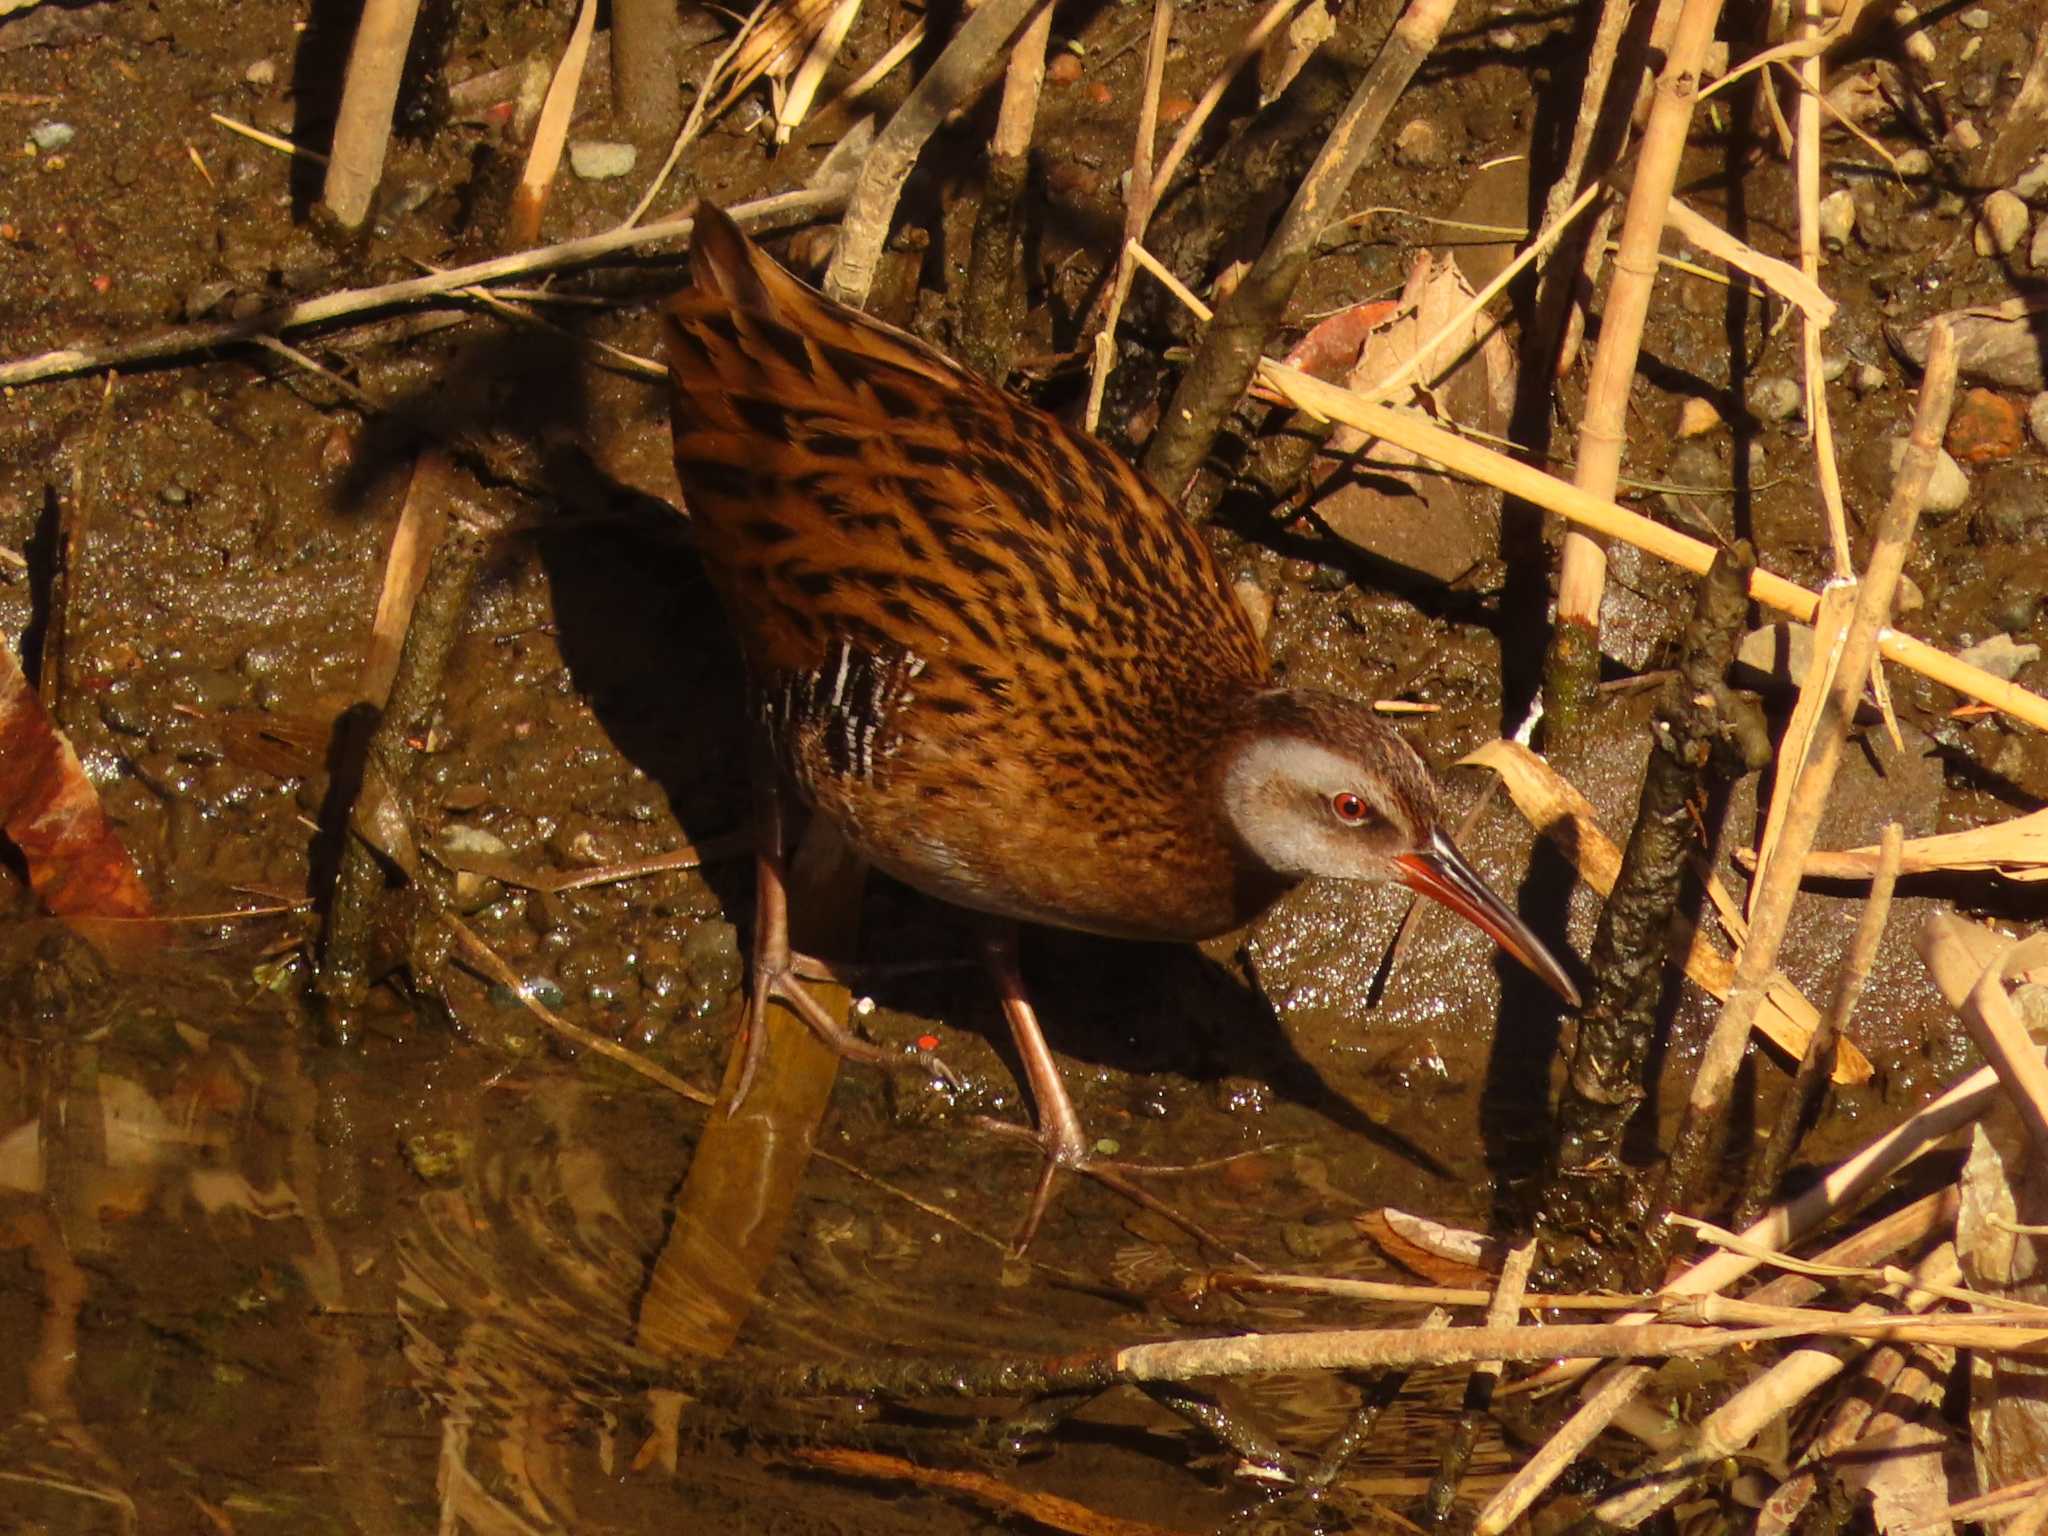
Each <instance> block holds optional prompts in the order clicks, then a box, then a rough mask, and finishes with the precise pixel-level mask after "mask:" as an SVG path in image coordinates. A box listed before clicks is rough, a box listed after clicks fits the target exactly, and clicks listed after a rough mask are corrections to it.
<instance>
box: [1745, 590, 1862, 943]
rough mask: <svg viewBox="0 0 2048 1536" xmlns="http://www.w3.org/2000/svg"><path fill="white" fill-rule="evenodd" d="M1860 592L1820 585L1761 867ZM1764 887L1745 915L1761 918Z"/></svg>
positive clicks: (1830, 685) (1752, 890) (1828, 691)
mask: <svg viewBox="0 0 2048 1536" xmlns="http://www.w3.org/2000/svg"><path fill="white" fill-rule="evenodd" d="M1858 595H1859V594H1858V590H1857V586H1856V582H1855V580H1854V579H1853V578H1848V577H1840V576H1838V577H1835V578H1834V579H1833V580H1831V581H1829V582H1828V583H1827V585H1825V586H1824V587H1822V588H1821V593H1820V607H1819V608H1818V609H1817V610H1816V611H1815V613H1814V615H1813V661H1812V663H1811V664H1810V665H1809V666H1808V667H1807V669H1806V675H1805V676H1804V677H1803V678H1801V679H1800V682H1799V696H1798V699H1797V700H1796V701H1795V702H1794V704H1793V706H1792V718H1791V719H1790V720H1788V721H1786V722H1785V730H1784V733H1783V734H1782V735H1781V736H1780V737H1779V738H1778V753H1777V757H1778V761H1777V772H1776V774H1775V775H1774V777H1773V780H1772V783H1771V798H1770V803H1769V804H1768V805H1767V806H1765V808H1764V826H1763V833H1762V835H1761V836H1760V837H1759V838H1758V839H1757V855H1756V860H1757V861H1756V867H1757V868H1758V869H1762V868H1763V867H1764V866H1765V865H1766V864H1768V863H1769V862H1770V861H1771V859H1772V857H1773V856H1774V855H1775V853H1776V851H1777V847H1778V843H1779V841H1780V839H1782V838H1783V836H1784V834H1785V813H1786V812H1787V811H1788V810H1790V809H1791V806H1792V792H1793V791H1794V790H1795V789H1797V788H1798V787H1799V776H1800V774H1801V773H1802V772H1803V771H1804V769H1805V767H1806V764H1807V760H1808V759H1809V758H1810V757H1811V756H1812V754H1813V742H1814V730H1815V728H1816V727H1817V726H1819V724H1820V721H1821V715H1822V711H1823V709H1824V707H1825V706H1826V704H1827V701H1828V699H1829V698H1830V696H1832V694H1833V692H1834V688H1835V678H1836V674H1837V672H1839V671H1840V669H1841V665H1842V649H1843V647H1844V646H1845V645H1847V644H1848V640H1849V618H1850V615H1851V614H1852V613H1853V611H1854V610H1855V607H1856V603H1857V599H1858ZM1763 892H1764V886H1763V882H1762V881H1761V880H1754V881H1752V882H1751V883H1750V887H1749V902H1748V905H1747V907H1746V908H1745V909H1744V912H1743V917H1744V920H1745V921H1747V922H1754V921H1755V920H1756V908H1757V903H1758V902H1759V901H1760V900H1762V899H1763Z"/></svg>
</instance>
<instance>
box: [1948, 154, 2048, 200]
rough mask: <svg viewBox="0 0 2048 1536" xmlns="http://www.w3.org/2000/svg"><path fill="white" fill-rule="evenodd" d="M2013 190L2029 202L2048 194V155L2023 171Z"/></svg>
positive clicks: (2014, 183) (2013, 185)
mask: <svg viewBox="0 0 2048 1536" xmlns="http://www.w3.org/2000/svg"><path fill="white" fill-rule="evenodd" d="M1917 153H1920V154H1925V153H1926V151H1925V150H1920V151H1917ZM2012 189H2013V191H2014V192H2015V193H2016V194H2017V195H2019V196H2020V197H2024V198H2026V199H2027V200H2028V201H2029V202H2031V201H2032V200H2033V199H2035V198H2037V197H2039V196H2041V194H2042V193H2044V192H2048V155H2043V156H2042V157H2041V158H2040V159H2038V160H2036V161H2035V162H2034V163H2033V164H2032V165H2030V166H2028V167H2027V168H2026V169H2025V170H2024V171H2021V172H2020V174H2019V178H2018V179H2017V180H2016V181H2014V182H2013V184H2012Z"/></svg>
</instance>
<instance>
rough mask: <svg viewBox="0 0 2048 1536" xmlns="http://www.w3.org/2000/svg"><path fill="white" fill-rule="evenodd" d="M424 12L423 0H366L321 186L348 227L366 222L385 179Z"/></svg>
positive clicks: (328, 202)
mask: <svg viewBox="0 0 2048 1536" xmlns="http://www.w3.org/2000/svg"><path fill="white" fill-rule="evenodd" d="M419 11H420V0H364V3H363V11H362V17H361V19H360V20H359V21H357V23H356V35H355V40H354V41H353V42H352V43H351V44H350V45H349V51H348V75H347V78H346V80H345V82H344V83H343V85H342V88H341V110H340V112H339V114H338V115H337V116H336V118H335V123H334V140H333V143H332V144H331V146H330V153H329V159H328V162H327V178H326V180H325V181H324V182H323V183H322V185H321V189H320V202H321V205H322V206H323V207H325V208H326V210H327V211H328V213H330V214H332V215H333V217H334V220H335V222H336V223H337V224H339V225H340V226H341V227H342V228H343V229H358V228H360V227H361V226H362V222H363V220H364V219H366V218H367V217H369V213H370V201H371V199H372V198H374V197H375V196H376V195H377V183H378V182H380V181H381V180H383V178H384V152H385V151H386V150H387V149H389V148H390V146H391V113H392V110H393V109H394V108H395V107H396V106H397V105H398V83H399V79H400V77H401V76H403V74H404V73H405V52H406V49H407V48H408V47H410V46H411V44H412V29H413V23H414V21H416V20H417V19H418V17H419Z"/></svg>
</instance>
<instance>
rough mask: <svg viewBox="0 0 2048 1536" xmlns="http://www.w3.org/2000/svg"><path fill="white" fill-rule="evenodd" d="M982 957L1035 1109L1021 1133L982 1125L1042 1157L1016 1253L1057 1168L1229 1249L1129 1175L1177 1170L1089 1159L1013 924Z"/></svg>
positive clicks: (1027, 1241) (1041, 1212)
mask: <svg viewBox="0 0 2048 1536" xmlns="http://www.w3.org/2000/svg"><path fill="white" fill-rule="evenodd" d="M982 953H983V956H984V958H985V959H986V960H987V962H988V969H989V975H990V976H991V977H993V978H994V980H995V984H996V992H997V994H998V995H999V996H1000V997H1001V999H1002V1004H1003V1017H1004V1018H1005V1019H1006V1020H1008V1021H1009V1025H1010V1038H1011V1039H1012V1040H1014V1041H1015V1042H1016V1045H1017V1054H1018V1056H1020V1057H1021V1058H1022V1059H1023V1062H1024V1079H1025V1081H1026V1082H1027V1083H1028V1084H1029V1085H1030V1087H1031V1099H1032V1102H1033V1104H1034V1105H1036V1107H1037V1109H1038V1129H1037V1130H1036V1131H1035V1132H1026V1131H1024V1130H1023V1128H1022V1127H1020V1126H1013V1125H1006V1124H1004V1123H1002V1122H999V1121H984V1122H983V1123H984V1124H986V1125H988V1126H989V1127H990V1128H991V1129H993V1130H998V1131H1002V1132H1005V1133H1006V1134H1026V1135H1031V1136H1032V1137H1033V1139H1034V1140H1036V1141H1037V1143H1038V1145H1039V1149H1040V1150H1041V1151H1042V1152H1043V1153H1044V1156H1045V1163H1044V1166H1043V1167H1042V1168H1041V1169H1040V1170H1039V1174H1038V1187H1037V1188H1036V1189H1034V1190H1033V1191H1032V1194H1031V1209H1030V1211H1029V1213H1027V1214H1026V1216H1025V1218H1024V1225H1023V1226H1022V1227H1021V1228H1020V1229H1019V1230H1018V1233H1017V1244H1016V1251H1017V1252H1018V1253H1022V1252H1023V1251H1024V1250H1025V1249H1026V1248H1028V1247H1030V1246H1031V1239H1032V1238H1033V1237H1035V1236H1037V1234H1038V1224H1039V1222H1040V1221H1042V1220H1043V1219H1044V1217H1045V1211H1046V1207H1047V1206H1048V1205H1049V1204H1051V1202H1052V1186H1053V1181H1054V1179H1056V1178H1057V1177H1058V1176H1059V1173H1060V1170H1062V1169H1065V1170H1067V1171H1069V1172H1071V1173H1081V1174H1086V1175H1087V1176H1088V1177H1089V1178H1091V1179H1094V1180H1095V1181H1096V1182H1097V1183H1099V1184H1102V1185H1104V1186H1106V1187H1107V1188H1110V1189H1113V1190H1115V1191H1116V1192H1117V1193H1118V1194H1120V1195H1122V1196H1123V1197H1124V1198H1125V1199H1126V1200H1129V1201H1130V1202H1131V1203H1132V1204H1133V1205H1137V1206H1141V1207H1143V1208H1144V1209H1145V1210H1148V1211H1151V1212H1154V1213H1155V1214H1157V1215H1160V1216H1163V1217H1165V1218H1166V1219H1167V1220H1168V1221H1170V1222H1172V1223H1173V1224H1174V1225H1175V1226H1177V1227H1179V1228H1181V1230H1183V1231H1185V1232H1187V1233H1189V1234H1191V1235H1192V1236H1194V1237H1195V1238H1197V1239H1199V1240H1200V1241H1202V1242H1204V1243H1208V1244H1209V1245H1211V1246H1212V1247H1215V1248H1218V1249H1222V1250H1223V1251H1225V1252H1229V1251H1231V1250H1230V1249H1229V1246H1228V1245H1227V1244H1225V1243H1224V1242H1223V1241H1222V1240H1221V1239H1220V1238H1218V1237H1216V1236H1215V1235H1214V1234H1213V1233H1211V1232H1209V1231H1208V1230H1207V1229H1205V1228H1204V1227H1202V1226H1201V1225H1200V1224H1198V1223H1197V1222H1195V1221H1194V1220H1192V1219H1191V1218H1189V1217H1187V1216H1183V1215H1182V1214H1181V1213H1180V1212H1179V1211H1176V1210H1174V1209H1173V1207H1171V1206H1170V1205H1168V1204H1166V1203H1165V1202H1164V1201H1163V1200H1161V1199H1159V1198H1158V1197H1157V1196H1156V1195H1153V1194H1150V1193H1149V1192H1147V1191H1146V1190H1144V1189H1141V1188H1139V1187H1138V1185H1137V1184H1135V1183H1133V1182H1132V1181H1131V1179H1130V1178H1129V1177H1128V1175H1129V1174H1131V1173H1147V1172H1153V1173H1174V1172H1179V1171H1181V1170H1178V1169H1171V1168H1159V1169H1147V1168H1145V1167H1144V1166H1143V1165H1141V1164H1133V1163H1113V1162H1108V1161H1105V1160H1103V1159H1101V1158H1097V1157H1093V1156H1091V1155H1090V1152H1089V1147H1088V1136H1087V1133H1086V1132H1085V1131H1084V1130H1083V1129H1082V1128H1081V1117H1080V1115H1079V1114H1078V1113H1076V1111H1075V1109H1074V1101H1073V1099H1072V1098H1071V1097H1069V1096H1068V1094H1067V1085H1066V1083H1065V1082H1064V1081H1062V1079H1061V1077H1060V1069H1059V1063H1058V1062H1056V1061H1054V1060H1053V1055H1052V1047H1051V1046H1049V1045H1047V1044H1046V1043H1045V1031H1044V1030H1042V1029H1040V1028H1039V1026H1038V1010H1037V1009H1035V1008H1033V1007H1032V1006H1031V999H1030V998H1028V997H1026V996H1025V995H1024V977H1023V974H1022V973H1021V972H1020V971H1019V970H1018V969H1017V929H1016V926H1015V925H1014V924H1009V923H1006V924H1003V925H1002V926H1001V927H1000V928H999V929H998V930H996V931H995V932H993V933H991V934H990V935H989V936H988V937H987V938H986V939H985V940H984V941H983V946H982Z"/></svg>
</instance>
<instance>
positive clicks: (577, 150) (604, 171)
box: [569, 139, 640, 181]
mask: <svg viewBox="0 0 2048 1536" xmlns="http://www.w3.org/2000/svg"><path fill="white" fill-rule="evenodd" d="M639 157H640V152H639V151H638V150H636V149H634V147H633V146H632V145H630V144H614V143H611V142H609V141H607V140H604V139H585V140H583V141H581V142H580V143H575V144H571V145H570V146H569V169H570V170H572V171H574V172H575V173H576V174H577V175H578V176H580V177H581V178H582V179H583V180H585V181H609V180H611V178H613V177H614V176H624V175H625V174H626V173H627V172H629V171H630V170H632V169H633V162H634V161H636V160H637V159H639Z"/></svg>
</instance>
